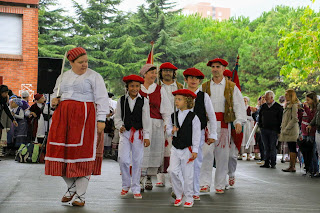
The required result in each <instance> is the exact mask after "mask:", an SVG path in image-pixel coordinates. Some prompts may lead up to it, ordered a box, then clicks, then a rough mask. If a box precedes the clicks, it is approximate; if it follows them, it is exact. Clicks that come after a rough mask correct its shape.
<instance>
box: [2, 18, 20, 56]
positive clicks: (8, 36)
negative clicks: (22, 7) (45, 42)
mask: <svg viewBox="0 0 320 213" xmlns="http://www.w3.org/2000/svg"><path fill="white" fill-rule="evenodd" d="M0 32H1V33H0V54H10V55H22V15H17V14H10V13H0Z"/></svg>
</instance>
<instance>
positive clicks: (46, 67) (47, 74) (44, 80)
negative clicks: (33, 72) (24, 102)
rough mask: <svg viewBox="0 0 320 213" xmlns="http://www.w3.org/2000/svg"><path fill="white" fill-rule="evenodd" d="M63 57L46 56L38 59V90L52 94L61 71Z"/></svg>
mask: <svg viewBox="0 0 320 213" xmlns="http://www.w3.org/2000/svg"><path fill="white" fill-rule="evenodd" d="M61 67H62V59H59V58H44V57H41V58H39V60H38V86H37V88H38V89H37V92H38V93H42V94H52V93H53V89H54V86H55V85H56V80H57V78H58V77H59V75H60V73H61Z"/></svg>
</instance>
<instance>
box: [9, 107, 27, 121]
mask: <svg viewBox="0 0 320 213" xmlns="http://www.w3.org/2000/svg"><path fill="white" fill-rule="evenodd" d="M18 108H19V107H17V108H13V109H12V112H14V115H13V117H15V118H17V119H24V116H25V114H24V110H23V109H22V108H20V111H19V114H18V115H16V112H17V110H18Z"/></svg>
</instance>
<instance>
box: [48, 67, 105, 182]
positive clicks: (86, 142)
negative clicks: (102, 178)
mask: <svg viewBox="0 0 320 213" xmlns="http://www.w3.org/2000/svg"><path fill="white" fill-rule="evenodd" d="M60 78H61V76H59V78H58V79H57V82H60ZM57 90H58V84H56V87H55V88H54V93H53V98H55V97H57ZM61 93H62V95H61V102H60V104H59V105H58V107H57V109H56V110H55V112H54V113H53V117H52V124H51V127H50V131H49V136H48V142H47V153H46V157H45V160H46V167H45V173H46V175H53V176H66V177H67V178H71V177H81V176H88V175H91V174H94V175H100V174H101V163H102V152H103V140H102V141H101V140H98V136H97V128H96V123H97V120H105V119H106V115H107V114H108V113H109V106H108V103H109V101H108V93H107V89H106V87H105V84H104V81H103V79H102V77H101V75H100V74H98V73H97V72H95V71H93V70H91V69H87V71H86V72H85V73H84V74H82V75H77V74H76V73H74V72H73V71H72V70H69V71H67V72H65V73H64V74H63V77H62V82H61ZM102 137H103V136H102ZM98 141H99V143H98Z"/></svg>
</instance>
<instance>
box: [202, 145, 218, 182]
mask: <svg viewBox="0 0 320 213" xmlns="http://www.w3.org/2000/svg"><path fill="white" fill-rule="evenodd" d="M215 143H216V142H215ZM215 143H213V144H211V145H208V144H207V143H204V144H203V147H202V156H203V158H202V159H203V160H202V166H201V170H200V186H205V185H208V186H211V183H212V167H213V160H214V156H213V152H214V148H215Z"/></svg>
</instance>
